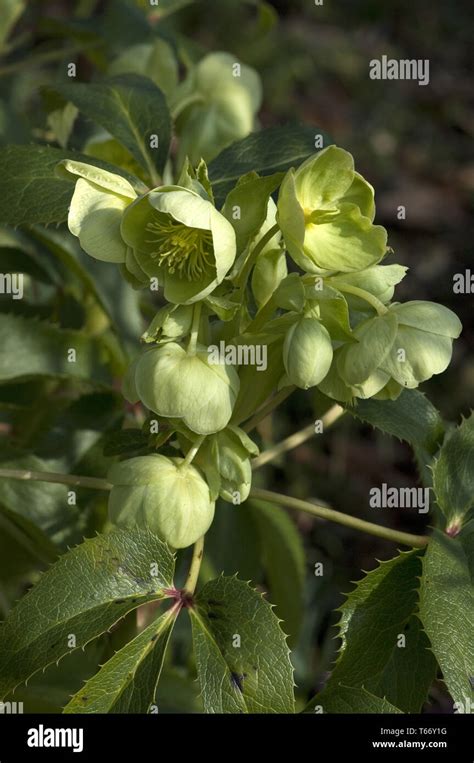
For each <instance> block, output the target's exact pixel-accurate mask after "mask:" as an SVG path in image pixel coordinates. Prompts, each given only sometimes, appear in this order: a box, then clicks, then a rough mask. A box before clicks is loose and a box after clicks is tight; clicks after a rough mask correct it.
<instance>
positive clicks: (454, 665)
mask: <svg viewBox="0 0 474 763" xmlns="http://www.w3.org/2000/svg"><path fill="white" fill-rule="evenodd" d="M420 617H421V621H422V623H423V627H424V629H425V631H426V633H427V634H428V636H429V639H430V641H431V644H432V648H433V652H434V654H435V656H436V659H437V660H438V663H439V666H440V668H441V670H442V671H443V676H444V680H445V682H446V685H447V687H448V689H449V691H450V693H451V696H452V698H453V700H454V701H455V702H458V703H462V705H463V706H464V708H465V707H466V705H467V704H468V703H470V707H472V706H473V702H474V690H473V687H472V684H471V680H472V677H473V676H474V640H473V638H472V634H473V633H474V588H473V580H472V578H471V574H470V570H469V565H468V560H467V556H466V552H465V549H464V547H463V544H462V541H461V538H460V537H457V538H449V537H448V536H447V535H444V534H443V533H441V532H439V531H438V530H435V532H434V535H433V537H432V538H431V541H430V543H429V545H428V548H427V550H426V554H425V556H424V558H423V576H422V578H421V586H420ZM464 712H467V711H466V710H464Z"/></svg>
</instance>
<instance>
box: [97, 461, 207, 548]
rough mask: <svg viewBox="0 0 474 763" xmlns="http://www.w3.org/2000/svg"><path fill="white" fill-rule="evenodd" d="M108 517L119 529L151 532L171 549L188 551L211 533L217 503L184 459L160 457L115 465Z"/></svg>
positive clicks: (111, 479)
mask: <svg viewBox="0 0 474 763" xmlns="http://www.w3.org/2000/svg"><path fill="white" fill-rule="evenodd" d="M109 480H110V482H111V483H112V484H113V488H112V490H111V492H110V497H109V516H110V519H111V521H112V522H114V523H115V524H117V525H119V526H120V527H130V528H131V527H135V526H138V527H147V528H149V529H150V530H151V531H152V532H154V533H156V534H157V535H159V536H160V537H161V538H163V540H165V541H166V542H167V543H168V544H169V545H170V546H172V547H173V548H186V547H187V546H191V545H192V544H193V543H195V542H196V541H197V540H198V538H200V537H201V536H202V535H204V534H205V533H206V532H207V530H208V529H209V527H210V525H211V523H212V520H213V517H214V502H213V501H212V500H211V497H210V494H209V488H208V486H207V483H206V482H205V480H204V479H203V477H202V476H201V473H200V472H199V471H198V469H196V467H194V466H193V465H192V464H189V465H187V464H184V459H182V458H166V457H165V456H161V455H159V454H157V453H155V454H153V455H150V456H138V457H137V458H130V459H129V460H128V461H121V462H120V463H117V464H114V466H113V467H112V468H111V470H110V472H109Z"/></svg>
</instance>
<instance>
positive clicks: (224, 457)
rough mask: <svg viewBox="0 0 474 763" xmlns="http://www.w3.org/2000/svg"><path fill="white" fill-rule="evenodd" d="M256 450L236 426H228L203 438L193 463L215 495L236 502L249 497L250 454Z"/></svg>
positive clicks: (252, 443) (241, 501)
mask: <svg viewBox="0 0 474 763" xmlns="http://www.w3.org/2000/svg"><path fill="white" fill-rule="evenodd" d="M258 453H259V450H258V447H257V446H256V445H255V443H254V442H253V440H251V439H250V437H248V435H247V434H245V432H244V431H243V430H242V429H240V427H236V426H233V425H229V426H228V427H226V428H225V429H223V430H222V431H221V432H217V434H214V435H211V436H210V437H206V440H205V442H204V444H203V445H202V446H201V448H200V449H199V452H198V454H197V456H196V458H195V463H196V464H197V465H198V466H200V467H201V469H202V470H203V471H204V472H205V474H206V477H207V478H208V482H209V485H215V491H216V495H220V497H221V498H223V499H224V500H225V501H229V502H230V503H234V504H239V503H243V502H244V501H246V500H247V498H248V496H249V493H250V488H251V485H252V465H251V463H250V457H251V456H257V455H258Z"/></svg>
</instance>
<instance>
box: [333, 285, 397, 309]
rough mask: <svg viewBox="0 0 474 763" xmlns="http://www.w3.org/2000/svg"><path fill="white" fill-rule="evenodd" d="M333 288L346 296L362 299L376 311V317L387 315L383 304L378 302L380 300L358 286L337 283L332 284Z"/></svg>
mask: <svg viewBox="0 0 474 763" xmlns="http://www.w3.org/2000/svg"><path fill="white" fill-rule="evenodd" d="M334 286H335V288H336V289H339V291H342V292H345V293H347V294H353V295H354V296H355V297H360V299H363V300H364V302H368V303H369V305H372V307H373V308H374V309H375V310H376V311H377V313H378V315H385V313H388V308H387V307H385V305H384V303H383V302H381V301H380V299H377V297H375V296H374V295H373V294H371V293H370V291H366V290H365V289H359V287H358V286H352V285H351V284H348V283H341V282H339V281H337V282H335V283H334Z"/></svg>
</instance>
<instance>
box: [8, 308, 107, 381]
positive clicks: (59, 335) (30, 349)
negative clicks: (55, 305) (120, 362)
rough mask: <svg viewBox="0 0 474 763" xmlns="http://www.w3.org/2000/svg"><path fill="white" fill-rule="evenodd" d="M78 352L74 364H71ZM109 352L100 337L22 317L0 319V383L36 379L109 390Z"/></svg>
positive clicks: (9, 316)
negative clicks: (64, 380) (75, 382)
mask: <svg viewBox="0 0 474 763" xmlns="http://www.w3.org/2000/svg"><path fill="white" fill-rule="evenodd" d="M70 350H75V353H76V355H75V360H69V359H68V358H69V357H72V356H70V355H69V351H70ZM108 362H109V357H108V351H107V349H106V347H105V346H104V344H103V343H102V342H101V340H100V338H98V337H90V336H87V335H86V334H84V333H82V332H79V331H72V330H69V329H60V328H58V327H57V326H52V325H51V324H48V323H41V322H39V321H35V320H32V319H27V318H23V317H22V316H19V315H8V314H3V315H0V383H3V382H9V381H12V380H14V379H31V378H33V377H35V376H47V377H51V378H71V377H72V378H75V379H84V380H86V381H89V382H90V383H91V384H97V385H100V386H109V385H111V383H112V375H111V371H110V370H109V368H108V367H107V366H108Z"/></svg>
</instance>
